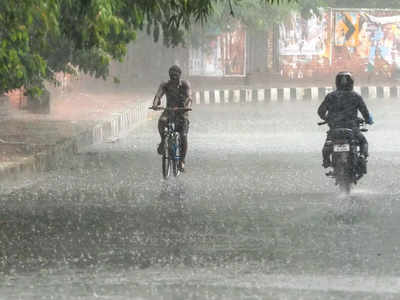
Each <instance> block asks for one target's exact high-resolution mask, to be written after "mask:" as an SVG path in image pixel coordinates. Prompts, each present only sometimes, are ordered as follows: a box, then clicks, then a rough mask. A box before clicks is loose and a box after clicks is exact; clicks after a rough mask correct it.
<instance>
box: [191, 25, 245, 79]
mask: <svg viewBox="0 0 400 300" xmlns="http://www.w3.org/2000/svg"><path fill="white" fill-rule="evenodd" d="M189 75H190V76H216V77H224V76H245V75H246V33H245V31H244V30H242V29H241V28H240V26H238V28H237V29H236V30H234V31H232V32H227V33H222V34H219V35H217V36H214V37H211V38H209V39H207V41H204V42H203V44H202V46H201V47H199V48H193V47H191V48H190V49H189Z"/></svg>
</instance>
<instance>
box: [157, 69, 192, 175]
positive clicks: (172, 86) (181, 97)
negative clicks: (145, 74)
mask: <svg viewBox="0 0 400 300" xmlns="http://www.w3.org/2000/svg"><path fill="white" fill-rule="evenodd" d="M168 74H169V78H170V79H169V81H167V82H162V83H161V84H160V86H159V88H158V90H157V93H156V95H155V97H154V100H153V108H156V107H158V106H159V105H160V104H161V98H162V97H163V96H164V95H165V96H166V99H167V100H166V101H167V103H166V107H167V108H191V106H192V98H191V90H190V84H189V82H188V81H186V80H181V74H182V70H181V69H180V68H179V66H177V65H173V66H171V67H170V68H169V70H168ZM175 115H176V119H175V124H176V130H177V131H178V132H179V134H180V136H181V160H180V164H179V169H180V170H181V171H184V168H185V158H186V153H187V149H188V138H187V135H188V132H189V114H188V112H182V113H180V112H177V113H176V114H175ZM167 118H168V114H167V112H166V111H164V112H163V113H162V114H161V116H160V118H159V120H158V131H159V133H160V136H161V142H160V144H159V146H158V148H157V152H158V154H160V155H162V154H163V153H164V149H163V145H164V134H163V133H164V128H165V127H166V126H167V123H168V119H167Z"/></svg>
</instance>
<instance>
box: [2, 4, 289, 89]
mask: <svg viewBox="0 0 400 300" xmlns="http://www.w3.org/2000/svg"><path fill="white" fill-rule="evenodd" d="M286 1H290V0H286ZM251 2H252V1H248V0H13V1H8V0H0V92H1V93H2V92H7V91H9V90H12V89H15V88H20V87H22V86H24V87H26V88H27V89H28V92H29V93H40V91H41V89H43V87H44V84H43V83H44V82H45V81H55V73H56V72H59V71H64V72H74V69H75V68H78V69H79V70H81V71H83V72H85V73H89V74H91V75H93V76H95V77H103V78H106V77H107V76H108V67H109V64H110V61H111V60H112V59H115V60H122V59H123V57H124V55H125V53H126V48H127V44H128V43H129V42H130V41H133V40H134V39H135V37H136V33H137V31H138V30H147V32H148V33H149V34H152V35H153V37H154V39H155V40H158V39H159V38H160V37H161V36H162V38H163V41H164V44H166V45H168V46H171V45H172V46H174V45H178V44H180V43H182V42H183V41H184V32H185V31H187V30H188V29H189V28H190V26H191V24H193V23H202V24H205V23H206V21H207V20H208V18H209V17H210V16H211V15H212V14H213V12H214V11H215V6H214V5H215V4H217V5H218V4H222V5H228V6H229V7H231V11H233V7H241V6H242V7H243V6H245V5H251ZM254 2H256V1H254ZM259 2H260V3H262V2H264V3H275V2H276V3H279V2H282V0H281V1H279V0H259Z"/></svg>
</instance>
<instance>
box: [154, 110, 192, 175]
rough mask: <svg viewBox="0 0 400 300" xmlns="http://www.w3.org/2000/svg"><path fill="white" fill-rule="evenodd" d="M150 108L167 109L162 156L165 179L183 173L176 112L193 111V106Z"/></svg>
mask: <svg viewBox="0 0 400 300" xmlns="http://www.w3.org/2000/svg"><path fill="white" fill-rule="evenodd" d="M149 109H152V110H156V111H160V110H162V111H167V113H168V115H167V119H168V123H167V126H166V127H165V128H164V133H163V134H164V138H163V142H164V145H163V154H162V156H161V161H162V174H163V177H164V179H167V178H168V177H169V176H170V174H171V169H172V173H173V175H174V176H175V177H176V176H178V175H179V174H180V173H181V170H180V167H179V166H180V162H181V153H180V152H181V137H180V134H179V132H178V131H176V124H175V119H176V113H177V112H180V113H184V112H187V111H191V110H192V109H191V108H183V107H177V108H169V107H149Z"/></svg>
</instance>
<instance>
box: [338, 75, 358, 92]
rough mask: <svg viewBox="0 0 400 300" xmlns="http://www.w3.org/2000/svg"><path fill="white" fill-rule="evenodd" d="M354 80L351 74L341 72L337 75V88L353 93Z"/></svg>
mask: <svg viewBox="0 0 400 300" xmlns="http://www.w3.org/2000/svg"><path fill="white" fill-rule="evenodd" d="M353 87H354V80H353V77H352V76H351V73H350V72H339V73H338V74H337V75H336V88H337V89H338V90H344V91H352V90H353Z"/></svg>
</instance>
